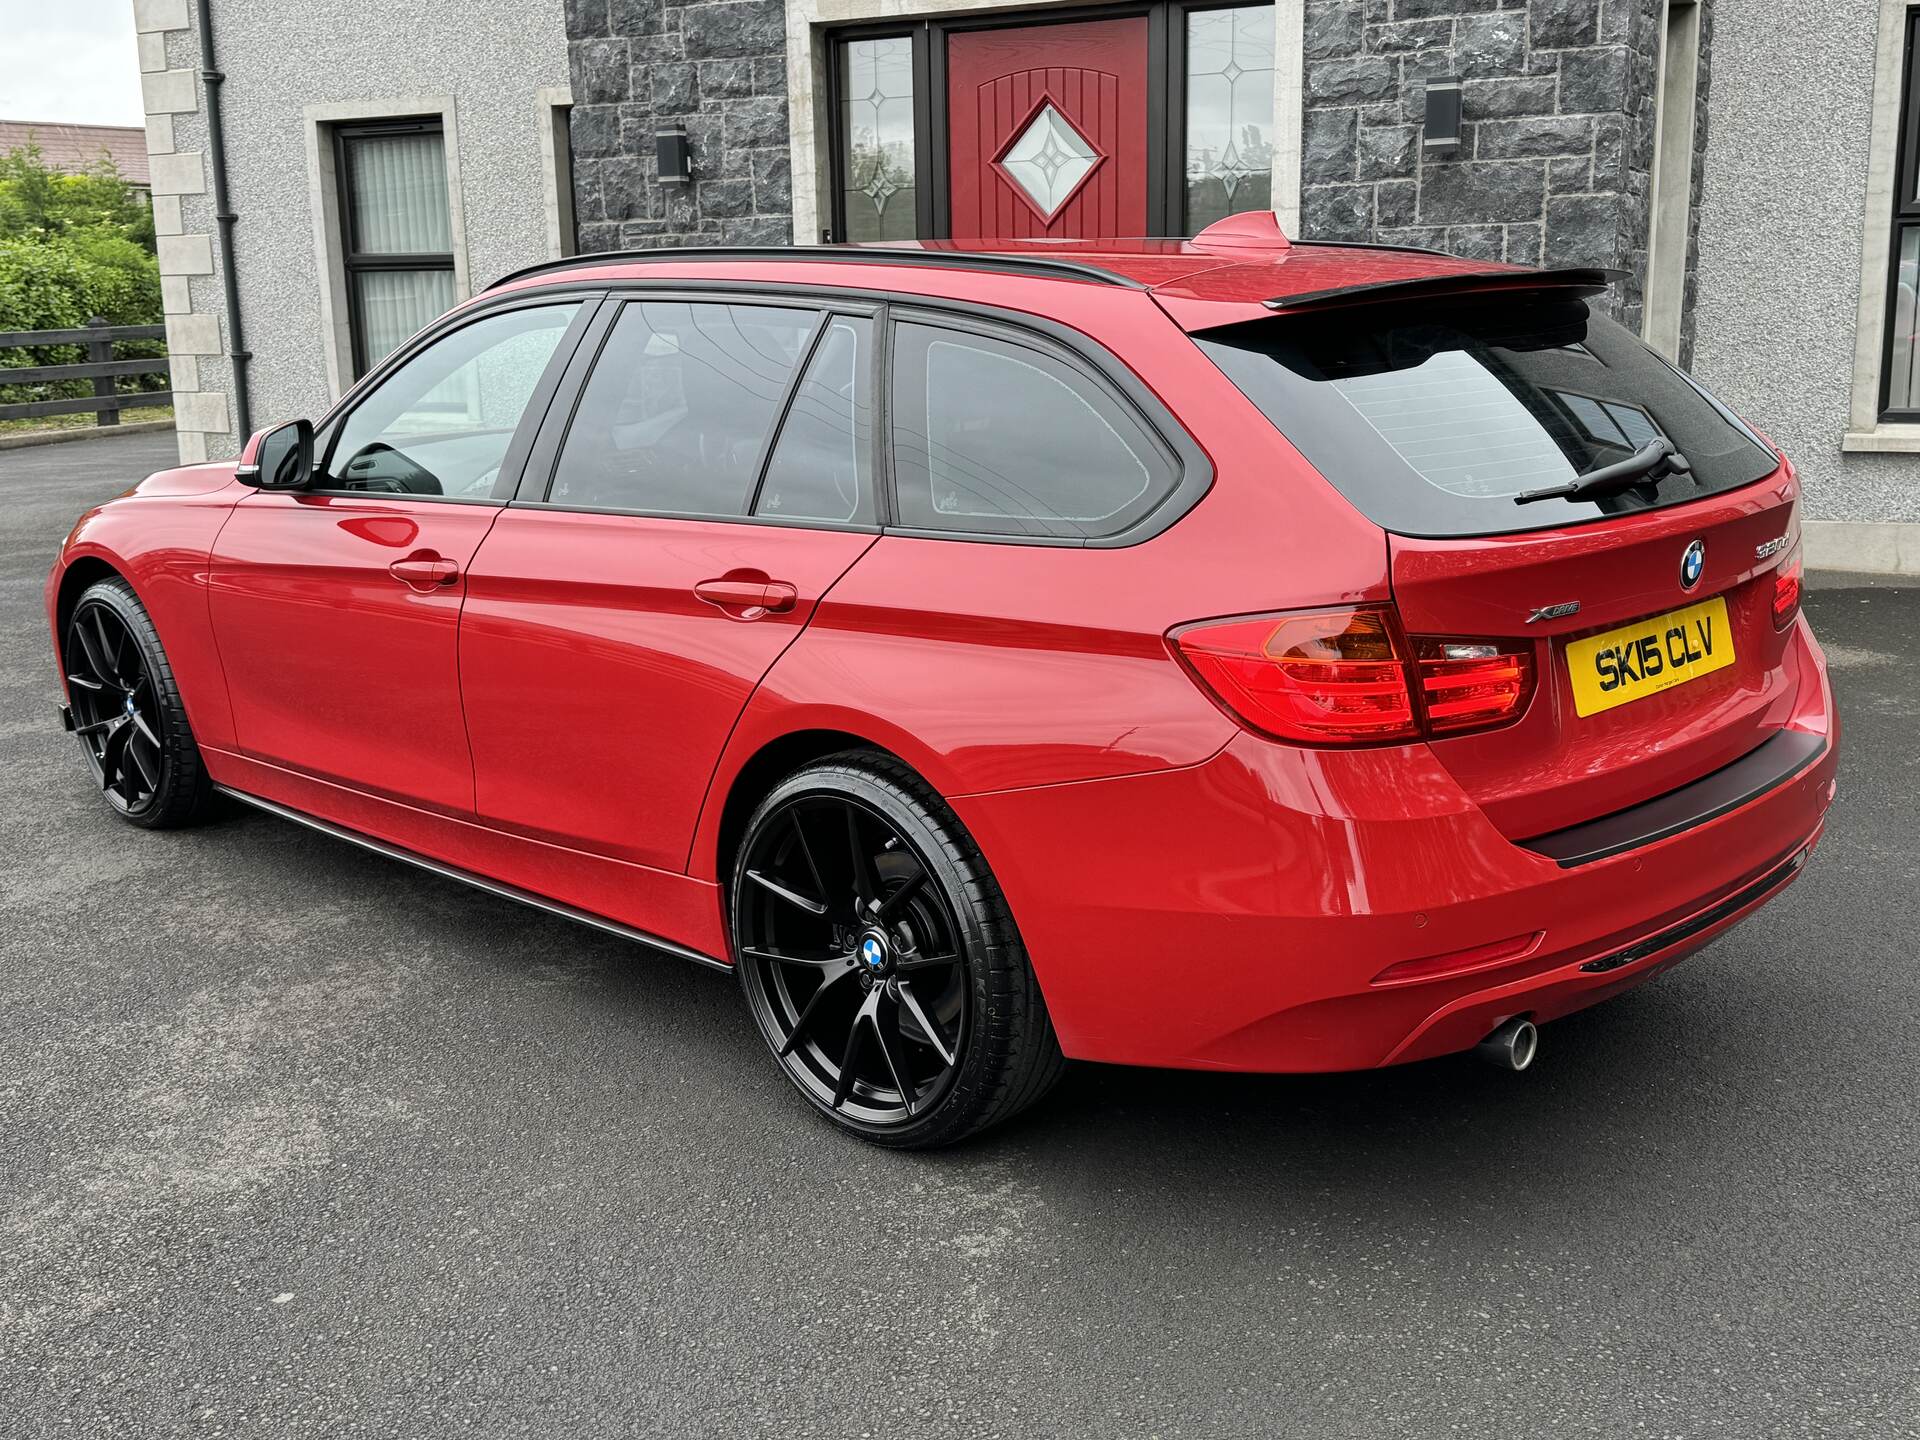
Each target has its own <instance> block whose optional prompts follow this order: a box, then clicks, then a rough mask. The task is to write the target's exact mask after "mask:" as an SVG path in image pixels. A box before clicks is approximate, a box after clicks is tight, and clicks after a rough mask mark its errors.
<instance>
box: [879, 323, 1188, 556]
mask: <svg viewBox="0 0 1920 1440" xmlns="http://www.w3.org/2000/svg"><path fill="white" fill-rule="evenodd" d="M893 447H894V478H895V483H896V486H897V488H898V495H897V510H898V520H899V523H900V524H901V525H904V526H907V527H909V528H913V529H921V530H956V531H966V532H971V533H974V534H982V533H985V534H1000V535H1032V536H1047V537H1057V538H1074V539H1085V538H1092V537H1099V536H1106V535H1113V534H1116V533H1118V532H1119V531H1121V530H1123V529H1125V528H1126V527H1127V526H1129V525H1131V524H1133V523H1134V522H1135V521H1136V520H1138V519H1139V518H1140V517H1142V516H1143V515H1145V514H1146V513H1147V512H1148V511H1150V510H1152V509H1153V508H1154V507H1155V506H1156V505H1158V504H1159V503H1160V502H1161V501H1162V500H1164V499H1165V498H1166V497H1167V495H1168V494H1169V493H1170V492H1171V491H1172V489H1173V486H1174V484H1175V482H1176V480H1177V478H1178V477H1177V474H1176V473H1175V471H1174V469H1173V466H1172V464H1171V462H1170V461H1169V459H1168V458H1167V456H1166V454H1165V453H1164V451H1163V450H1162V449H1161V448H1160V446H1159V445H1158V444H1157V443H1156V442H1155V441H1154V439H1153V438H1152V436H1151V435H1150V434H1149V433H1148V432H1147V430H1146V429H1145V427H1144V426H1143V425H1142V424H1141V422H1140V421H1139V420H1138V419H1137V418H1136V417H1135V416H1134V414H1133V412H1132V410H1131V409H1130V407H1128V406H1127V405H1126V404H1125V402H1123V401H1121V400H1120V399H1119V398H1118V397H1117V396H1115V395H1113V394H1112V393H1110V392H1109V391H1108V389H1107V388H1106V386H1105V385H1103V384H1101V383H1100V382H1098V381H1097V380H1095V379H1094V378H1093V377H1092V376H1091V375H1088V374H1087V373H1085V372H1084V371H1082V370H1081V369H1080V368H1079V367H1078V366H1076V365H1072V364H1069V363H1068V362H1067V361H1065V360H1064V359H1061V358H1058V357H1056V356H1054V355H1052V354H1050V353H1048V352H1046V351H1043V350H1040V349H1037V348H1035V347H1032V346H1028V345H1023V344H1018V343H1015V342H1013V341H1010V340H1001V339H997V338H995V337H993V336H988V335H982V334H977V333H974V332H972V331H959V330H946V329H941V328H939V327H937V326H931V325H913V324H904V323H903V324H901V325H899V326H897V327H896V330H895V341H894V353H893Z"/></svg>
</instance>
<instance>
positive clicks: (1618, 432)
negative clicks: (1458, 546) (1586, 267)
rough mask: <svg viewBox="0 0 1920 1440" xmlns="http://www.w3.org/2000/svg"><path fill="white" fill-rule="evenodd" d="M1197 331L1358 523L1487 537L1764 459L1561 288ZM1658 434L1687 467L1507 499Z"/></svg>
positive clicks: (1747, 472) (1699, 392)
mask: <svg viewBox="0 0 1920 1440" xmlns="http://www.w3.org/2000/svg"><path fill="white" fill-rule="evenodd" d="M1194 340H1195V342H1196V343H1197V344H1198V345H1199V346H1200V348H1201V349H1202V350H1203V351H1205V352H1206V354H1207V355H1208V356H1209V357H1210V358H1211V359H1212V360H1213V362H1214V363H1215V364H1216V365H1218V366H1219V367H1220V368H1221V369H1222V370H1223V371H1225V372H1226V374H1227V376H1228V378H1229V379H1231V380H1232V381H1233V382H1234V384H1235V385H1237V386H1238V387H1239V388H1240V390H1241V391H1242V392H1243V393H1244V394H1245V395H1246V396H1247V398H1248V399H1250V400H1252V401H1253V402H1254V404H1256V405H1258V406H1259V407H1260V409H1261V410H1262V411H1263V412H1264V413H1265V414H1266V416H1267V418H1268V419H1269V420H1271V421H1272V422H1273V423H1274V425H1275V427H1276V428H1277V429H1279V430H1280V432H1281V433H1282V434H1284V435H1285V436H1286V437H1287V439H1288V440H1290V441H1291V442H1292V443H1293V444H1294V446H1295V447H1296V448H1297V449H1299V451H1300V452H1301V453H1302V454H1303V455H1305V456H1306V457H1307V459H1308V460H1310V461H1312V462H1313V465H1314V467H1315V468H1316V469H1318V470H1319V471H1320V472H1321V473H1322V474H1323V475H1325V476H1326V477H1327V479H1328V480H1330V481H1331V482H1333V484H1334V485H1336V486H1337V487H1338V488H1339V489H1340V491H1341V493H1343V494H1344V495H1345V496H1346V497H1347V498H1348V499H1349V500H1351V501H1352V502H1353V503H1354V505H1356V506H1357V507H1358V508H1359V509H1360V510H1361V511H1362V512H1363V513H1364V514H1365V515H1366V516H1367V517H1368V518H1369V519H1371V520H1372V521H1373V522H1374V523H1375V524H1377V525H1380V526H1381V527H1383V528H1384V529H1387V530H1391V531H1394V532H1396V533H1398V534H1403V535H1434V536H1449V535H1459V536H1465V535H1497V534H1508V533H1511V532H1513V531H1518V530H1537V529H1543V528H1546V527H1550V526H1560V525H1568V524H1577V523H1579V522H1581V521H1583V520H1593V519H1597V518H1599V517H1600V516H1602V515H1609V514H1619V513H1621V512H1624V511H1628V510H1639V509H1646V508H1649V507H1651V506H1658V505H1674V504H1678V503H1680V502H1682V501H1685V500H1692V499H1697V498H1699V497H1700V496H1703V495H1711V494H1715V493H1717V492H1719V491H1722V490H1731V489H1733V488H1735V487H1737V486H1740V485H1748V484H1751V483H1752V482H1753V481H1755V480H1759V479H1761V478H1763V477H1764V476H1766V475H1768V474H1770V473H1772V471H1773V470H1774V469H1775V468H1776V467H1777V466H1778V465H1779V463H1780V462H1779V460H1778V458H1777V457H1776V456H1775V455H1774V454H1773V452H1772V451H1771V450H1769V449H1768V448H1767V447H1766V446H1765V445H1764V444H1763V443H1762V442H1761V441H1760V439H1759V437H1758V436H1756V435H1755V434H1754V433H1753V432H1752V431H1751V430H1749V429H1748V428H1747V427H1746V426H1744V425H1742V424H1741V423H1740V421H1739V420H1737V419H1736V418H1735V417H1734V416H1733V414H1732V412H1730V411H1729V410H1727V409H1726V407H1724V406H1723V405H1721V404H1720V403H1719V402H1718V401H1716V400H1714V399H1713V398H1712V397H1711V396H1710V395H1708V394H1707V393H1706V391H1705V390H1703V389H1701V388H1700V386H1698V385H1697V384H1695V383H1694V382H1693V381H1692V380H1691V379H1689V378H1688V377H1687V376H1686V375H1684V374H1682V373H1681V372H1680V371H1679V370H1677V369H1675V368H1674V367H1673V366H1671V365H1669V364H1668V363H1667V362H1666V361H1664V360H1662V359H1661V358H1660V357H1659V356H1658V355H1656V354H1654V352H1653V351H1651V350H1649V349H1648V348H1647V347H1646V346H1645V345H1643V344H1641V343H1640V342H1639V341H1638V340H1637V339H1635V338H1634V337H1633V336H1632V335H1630V334H1629V333H1628V332H1627V331H1626V330H1624V329H1623V328H1621V327H1620V326H1619V325H1618V324H1616V323H1615V322H1614V321H1612V320H1610V319H1608V318H1607V317H1606V316H1604V315H1602V314H1601V313H1599V311H1598V310H1596V309H1594V308H1592V307H1591V306H1590V305H1589V304H1588V302H1587V301H1586V300H1584V299H1579V298H1575V297H1571V296H1555V295H1550V294H1548V295H1542V294H1537V293H1536V294H1530V295H1525V296H1513V295H1479V296H1471V297H1469V296H1459V297H1449V298H1446V299H1439V300H1434V299H1429V300H1422V301H1415V302H1401V303H1396V304H1387V303H1381V304H1377V305H1370V304H1362V305H1350V306H1343V307H1341V308H1340V309H1338V310H1330V311H1324V312H1319V313H1314V314H1302V315H1292V316H1288V315H1277V316H1275V317H1273V318H1272V319H1266V320H1256V321H1252V322H1249V323H1247V324H1242V325H1234V326H1227V327H1223V328H1221V329H1218V330H1209V331H1205V332H1203V333H1201V334H1198V335H1196V336H1195V337H1194ZM1654 440H1665V441H1667V442H1668V443H1669V444H1670V445H1672V446H1673V447H1674V448H1675V449H1677V450H1678V451H1679V452H1680V454H1681V455H1683V456H1684V457H1685V459H1686V461H1687V464H1688V466H1689V467H1690V468H1691V474H1674V475H1670V476H1668V477H1667V478H1665V479H1663V480H1661V481H1659V482H1658V484H1657V485H1644V486H1637V487H1635V488H1634V489H1632V490H1628V491H1625V492H1622V493H1620V494H1616V495H1611V496H1604V497H1595V498H1592V499H1579V500H1573V499H1552V500H1542V501H1535V502H1532V503H1528V504H1524V505H1520V504H1515V503H1514V497H1515V496H1517V495H1522V494H1525V493H1527V492H1529V491H1535V490H1543V489H1549V488H1551V487H1554V486H1558V485H1564V484H1567V483H1568V482H1570V481H1572V480H1575V479H1577V478H1578V477H1579V476H1581V475H1583V474H1587V473H1589V472H1591V471H1594V470H1597V469H1600V468H1601V467H1603V466H1607V465H1612V464H1615V463H1616V462H1618V461H1621V460H1625V459H1628V458H1629V457H1631V456H1632V455H1634V453H1635V452H1636V451H1639V450H1640V449H1641V448H1642V447H1644V446H1645V445H1647V444H1648V443H1649V442H1650V441H1654Z"/></svg>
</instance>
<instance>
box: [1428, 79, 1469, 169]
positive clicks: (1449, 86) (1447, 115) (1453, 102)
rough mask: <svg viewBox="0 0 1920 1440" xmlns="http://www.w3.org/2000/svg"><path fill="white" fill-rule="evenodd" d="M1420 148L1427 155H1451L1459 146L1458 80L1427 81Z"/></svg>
mask: <svg viewBox="0 0 1920 1440" xmlns="http://www.w3.org/2000/svg"><path fill="white" fill-rule="evenodd" d="M1422 148H1423V149H1424V150H1425V151H1426V153H1427V154H1429V155H1451V154H1453V153H1454V152H1455V151H1456V150H1458V149H1459V148H1460V82H1459V80H1457V79H1454V80H1429V81H1428V82H1427V124H1426V139H1425V141H1424V143H1423V146H1422Z"/></svg>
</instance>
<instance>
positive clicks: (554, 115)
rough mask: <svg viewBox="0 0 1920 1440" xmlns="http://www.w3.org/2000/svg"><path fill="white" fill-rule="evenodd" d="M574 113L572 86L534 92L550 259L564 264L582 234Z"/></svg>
mask: <svg viewBox="0 0 1920 1440" xmlns="http://www.w3.org/2000/svg"><path fill="white" fill-rule="evenodd" d="M572 109H573V87H572V86H571V85H543V86H542V87H541V88H540V89H538V90H536V91H534V92H533V123H534V129H535V131H536V132H537V133H538V134H539V137H540V198H541V200H542V202H543V206H542V210H543V213H544V214H545V216H546V222H547V258H548V259H549V260H564V259H566V257H567V256H569V255H571V254H573V253H574V251H575V247H576V245H577V243H578V239H577V237H578V234H579V232H578V230H576V228H575V227H574V217H573V143H572V140H571V139H570V138H569V134H568V129H567V117H568V112H569V111H571V110H572Z"/></svg>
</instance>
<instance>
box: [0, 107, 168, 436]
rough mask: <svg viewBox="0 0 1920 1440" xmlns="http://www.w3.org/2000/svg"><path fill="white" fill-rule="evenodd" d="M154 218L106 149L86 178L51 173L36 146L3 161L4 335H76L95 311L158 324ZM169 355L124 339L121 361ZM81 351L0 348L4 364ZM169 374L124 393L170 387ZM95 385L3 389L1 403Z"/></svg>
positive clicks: (57, 359)
mask: <svg viewBox="0 0 1920 1440" xmlns="http://www.w3.org/2000/svg"><path fill="white" fill-rule="evenodd" d="M153 249H154V240H153V212H152V209H151V207H150V206H149V204H148V202H147V199H146V197H145V196H144V195H142V194H140V192H139V191H137V190H135V189H134V188H133V187H132V186H131V185H129V184H127V183H126V181H124V180H123V179H121V178H120V174H119V172H118V171H116V170H115V169H114V167H113V162H112V161H111V160H110V159H109V158H108V157H107V156H106V154H105V152H102V154H101V156H100V159H99V161H98V163H97V164H95V165H94V166H93V167H92V168H90V169H89V170H87V171H86V172H85V173H83V174H79V175H63V174H59V173H57V172H55V171H53V170H50V169H49V168H47V166H46V164H45V163H44V162H43V161H42V159H41V157H40V151H39V148H38V147H37V146H35V145H32V144H29V145H28V146H26V148H24V149H21V150H13V151H9V152H8V153H7V154H5V155H0V331H5V330H70V329H76V328H78V327H79V326H82V325H85V324H86V323H87V321H89V320H91V319H92V318H93V317H94V316H96V315H98V316H100V317H101V318H103V319H104V320H106V322H107V323H108V324H109V325H158V324H159V323H160V322H161V319H162V306H161V303H160V267H159V265H158V264H157V263H156V262H155V260H154V256H153ZM166 353H167V347H166V345H165V344H164V343H163V342H161V341H158V340H131V341H125V340H123V341H120V342H118V344H117V345H116V347H115V350H114V354H115V356H116V357H117V358H119V359H126V360H131V359H139V358H144V357H147V356H159V355H165V354H166ZM86 358H87V352H86V347H85V346H83V345H36V346H32V347H20V346H14V347H12V348H8V349H0V381H3V380H4V379H5V378H6V369H7V367H18V366H22V365H71V364H78V363H79V362H81V361H83V360H85V359H86ZM166 383H167V382H166V377H165V376H164V375H142V376H136V377H132V380H131V384H127V383H122V384H121V385H120V388H121V389H128V388H133V389H140V390H163V389H165V388H166ZM92 389H93V385H92V382H91V381H88V380H75V381H68V382H65V383H63V384H59V385H6V384H0V404H5V403H10V402H17V401H22V400H41V399H59V398H64V397H67V396H72V395H88V394H91V393H92Z"/></svg>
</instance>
